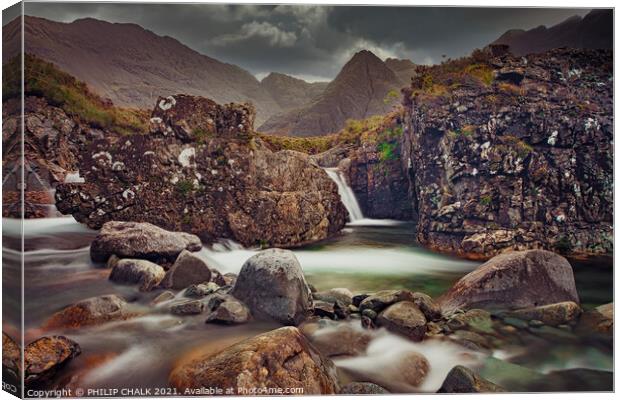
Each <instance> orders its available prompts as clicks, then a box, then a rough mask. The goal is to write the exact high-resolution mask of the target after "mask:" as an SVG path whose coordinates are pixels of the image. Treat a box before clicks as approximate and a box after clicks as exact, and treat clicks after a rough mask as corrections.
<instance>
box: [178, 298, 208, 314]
mask: <svg viewBox="0 0 620 400" xmlns="http://www.w3.org/2000/svg"><path fill="white" fill-rule="evenodd" d="M204 309H205V305H204V303H203V302H202V301H201V300H187V301H184V302H182V303H178V304H174V305H172V306H171V307H170V312H171V313H173V314H176V315H196V314H202V312H203V311H204Z"/></svg>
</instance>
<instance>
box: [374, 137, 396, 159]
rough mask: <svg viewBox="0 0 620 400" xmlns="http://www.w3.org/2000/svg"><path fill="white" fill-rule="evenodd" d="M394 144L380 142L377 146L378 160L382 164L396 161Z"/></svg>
mask: <svg viewBox="0 0 620 400" xmlns="http://www.w3.org/2000/svg"><path fill="white" fill-rule="evenodd" d="M396 146H397V145H396V143H392V142H381V143H379V144H378V145H377V150H378V151H379V160H381V161H382V162H385V161H392V160H396V159H398V156H397V155H396Z"/></svg>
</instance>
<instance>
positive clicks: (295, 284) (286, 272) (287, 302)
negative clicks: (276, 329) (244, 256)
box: [231, 249, 312, 325]
mask: <svg viewBox="0 0 620 400" xmlns="http://www.w3.org/2000/svg"><path fill="white" fill-rule="evenodd" d="M231 295H233V296H234V297H236V298H237V299H239V300H241V301H242V302H244V303H245V304H246V305H247V306H248V307H249V308H250V311H251V312H252V315H253V316H254V317H255V318H257V319H266V320H275V321H277V322H279V323H281V324H284V325H297V324H299V323H300V322H301V321H302V320H304V319H305V318H306V316H308V315H309V314H310V313H311V312H312V294H311V293H310V288H309V287H308V284H307V283H306V279H305V278H304V275H303V271H302V269H301V265H299V261H297V257H295V254H294V253H293V252H292V251H290V250H282V249H269V250H264V251H261V252H260V253H258V254H256V255H254V256H252V257H250V259H248V260H247V261H246V262H245V264H243V267H242V268H241V271H240V272H239V276H238V277H237V281H236V282H235V286H234V287H233V289H232V291H231Z"/></svg>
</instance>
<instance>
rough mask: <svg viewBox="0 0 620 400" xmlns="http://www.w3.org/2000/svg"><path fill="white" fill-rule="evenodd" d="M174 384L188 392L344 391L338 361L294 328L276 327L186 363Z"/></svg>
mask: <svg viewBox="0 0 620 400" xmlns="http://www.w3.org/2000/svg"><path fill="white" fill-rule="evenodd" d="M170 384H171V385H172V386H173V387H175V388H177V389H178V390H179V391H181V393H185V394H191V390H192V389H200V388H204V387H211V388H215V389H219V390H222V391H225V390H227V389H228V388H232V390H233V391H234V393H233V394H235V395H247V394H254V395H261V394H263V395H266V394H270V395H272V394H275V393H277V394H292V393H285V392H282V393H279V392H277V390H285V389H289V388H291V389H292V388H295V389H297V390H303V394H304V395H317V394H334V393H337V392H338V389H339V387H338V383H337V380H336V368H335V367H334V365H333V363H332V362H331V361H330V360H329V359H327V358H324V357H323V356H322V355H321V354H320V353H319V352H318V351H317V350H316V349H315V348H314V347H313V346H312V345H311V344H310V343H308V341H307V340H306V338H305V337H304V335H303V334H302V333H301V332H300V331H299V330H298V329H297V328H294V327H285V328H280V329H276V330H274V331H270V332H267V333H264V334H262V335H259V336H256V337H253V338H251V339H247V340H244V341H242V342H240V343H237V344H235V345H233V346H231V347H228V348H226V349H224V350H222V351H220V352H218V353H216V354H213V355H210V356H207V357H204V358H199V359H196V360H193V361H190V362H188V363H186V364H183V365H180V366H179V367H177V368H176V369H175V370H173V371H172V373H171V375H170ZM257 390H258V391H259V392H256V391H257ZM267 390H271V391H276V392H267ZM261 391H265V392H261ZM222 393H223V392H222ZM229 394H230V393H229Z"/></svg>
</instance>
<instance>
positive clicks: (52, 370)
mask: <svg viewBox="0 0 620 400" xmlns="http://www.w3.org/2000/svg"><path fill="white" fill-rule="evenodd" d="M80 353H81V349H80V346H79V345H78V344H77V343H75V342H74V341H73V340H71V339H68V338H66V337H64V336H50V337H42V338H40V339H37V340H35V341H34V342H32V343H30V344H28V345H27V346H26V348H25V349H24V365H25V375H24V381H25V383H26V384H27V385H39V384H43V383H45V382H47V381H49V380H50V379H51V378H52V377H53V376H54V375H55V374H56V372H57V371H58V370H59V369H60V368H62V367H63V366H64V365H65V364H67V363H68V362H69V361H71V360H72V359H74V358H75V357H77V356H79V355H80Z"/></svg>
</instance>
